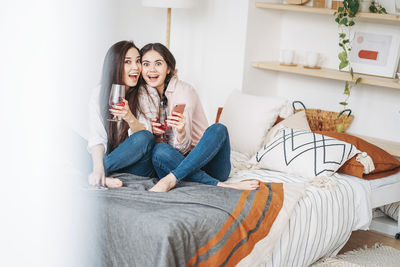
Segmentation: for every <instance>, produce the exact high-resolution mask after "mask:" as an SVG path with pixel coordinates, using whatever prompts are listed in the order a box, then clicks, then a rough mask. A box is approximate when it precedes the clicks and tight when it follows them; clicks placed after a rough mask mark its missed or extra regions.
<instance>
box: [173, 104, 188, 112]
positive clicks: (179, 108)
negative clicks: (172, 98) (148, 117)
mask: <svg viewBox="0 0 400 267" xmlns="http://www.w3.org/2000/svg"><path fill="white" fill-rule="evenodd" d="M185 107H186V104H176V105H175V106H174V108H173V109H172V112H178V113H181V114H183V111H185Z"/></svg>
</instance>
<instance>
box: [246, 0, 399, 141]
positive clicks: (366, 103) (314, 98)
mask: <svg viewBox="0 0 400 267" xmlns="http://www.w3.org/2000/svg"><path fill="white" fill-rule="evenodd" d="M249 14H255V15H253V16H252V15H250V16H249V22H248V25H249V27H248V32H247V45H246V64H245V72H244V85H243V87H244V90H245V91H247V92H251V93H254V94H260V95H269V94H271V92H276V94H277V95H279V96H283V97H287V98H288V99H289V100H290V101H293V100H301V101H303V102H304V104H305V105H306V106H307V107H309V108H320V109H326V110H332V111H340V110H341V109H342V106H341V105H339V104H338V103H339V102H340V101H342V100H343V99H344V97H343V94H342V93H343V88H344V82H340V81H334V80H328V79H320V78H313V77H305V76H301V75H295V74H287V73H278V72H274V71H263V70H258V69H255V68H252V67H251V66H250V62H251V61H261V60H275V61H278V60H279V50H280V49H284V48H289V49H294V50H296V53H297V63H300V64H302V63H303V60H304V56H305V53H306V51H316V52H319V53H321V54H322V55H323V58H324V60H323V63H322V67H327V68H337V66H338V62H339V61H338V59H337V54H338V51H339V48H338V38H337V35H338V34H337V26H336V24H335V22H334V19H333V17H329V16H326V15H316V14H307V13H304V14H303V13H296V12H282V11H274V10H263V11H260V10H259V9H258V8H255V0H251V1H250V7H249ZM357 29H358V30H362V31H373V32H382V31H385V32H390V33H393V34H395V35H397V36H398V37H400V28H399V27H398V25H397V26H396V25H387V24H376V25H375V24H368V23H363V22H356V27H355V30H357ZM249 61H250V62H249ZM349 104H350V108H351V109H352V111H353V114H354V115H355V119H354V121H353V123H352V125H351V126H350V128H349V130H348V131H349V132H352V133H358V134H362V135H367V136H372V137H377V138H382V139H388V140H393V141H398V142H400V134H399V132H400V90H395V89H390V88H381V87H374V86H368V85H359V86H357V87H356V88H354V89H353V91H352V94H351V98H350V102H349Z"/></svg>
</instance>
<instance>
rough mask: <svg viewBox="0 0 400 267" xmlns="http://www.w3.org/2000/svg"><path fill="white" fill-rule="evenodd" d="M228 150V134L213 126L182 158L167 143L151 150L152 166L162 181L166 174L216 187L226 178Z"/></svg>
mask: <svg viewBox="0 0 400 267" xmlns="http://www.w3.org/2000/svg"><path fill="white" fill-rule="evenodd" d="M230 154H231V147H230V143H229V135H228V130H227V129H226V127H225V126H224V125H222V124H219V123H216V124H213V125H211V126H210V127H208V128H207V130H206V131H205V132H204V134H203V137H202V138H201V139H200V141H199V143H198V144H197V145H196V147H195V148H194V149H193V150H192V151H191V152H190V153H189V154H188V155H187V156H186V157H185V156H183V155H182V154H181V153H179V152H178V151H177V150H176V149H175V148H173V147H172V146H171V145H169V144H167V143H158V144H156V145H155V146H154V149H153V156H152V159H153V165H154V168H155V170H156V172H157V174H158V177H160V178H162V177H164V176H166V175H167V174H169V173H172V174H174V175H175V177H176V179H177V180H178V183H179V182H180V181H181V180H183V179H184V180H185V181H191V182H198V183H203V184H208V185H217V183H218V182H224V181H226V179H227V178H228V177H229V173H230V171H231V161H230Z"/></svg>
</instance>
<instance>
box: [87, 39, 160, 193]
mask: <svg viewBox="0 0 400 267" xmlns="http://www.w3.org/2000/svg"><path fill="white" fill-rule="evenodd" d="M140 75H141V58H140V54H139V49H138V48H137V47H136V46H135V44H134V43H133V42H132V41H121V42H118V43H116V44H114V45H113V46H111V47H110V49H109V50H108V52H107V54H106V57H105V59H104V64H103V71H102V78H101V84H100V86H98V87H97V88H96V90H95V91H94V92H93V95H92V98H91V101H90V107H89V109H90V111H89V127H90V137H89V142H88V143H89V144H88V149H89V151H90V153H91V155H92V161H93V171H92V173H91V174H90V175H89V184H91V185H99V183H100V184H101V185H103V186H104V185H107V186H108V187H119V186H122V182H121V181H120V180H119V179H116V178H111V177H108V175H110V174H111V173H113V172H125V173H131V174H135V175H139V176H146V177H155V176H156V174H155V172H154V168H153V165H152V162H151V152H152V149H153V147H154V136H153V134H152V133H151V127H152V126H151V118H154V117H156V116H157V114H158V106H159V97H158V93H157V91H156V90H155V89H154V88H152V87H150V86H141V84H140V80H141V76H140ZM112 84H119V85H124V86H125V99H123V104H122V105H117V106H113V107H111V108H110V107H109V101H108V100H109V96H110V90H111V86H112ZM112 116H118V117H120V118H122V120H121V121H120V122H114V121H110V120H109V119H110V118H111V117H112Z"/></svg>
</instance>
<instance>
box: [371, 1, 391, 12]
mask: <svg viewBox="0 0 400 267" xmlns="http://www.w3.org/2000/svg"><path fill="white" fill-rule="evenodd" d="M369 11H371V12H372V13H378V14H387V11H386V9H385V8H384V7H383V6H382V5H381V4H380V3H379V2H378V1H376V0H372V2H371V5H370V6H369Z"/></svg>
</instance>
